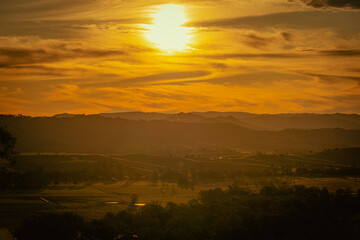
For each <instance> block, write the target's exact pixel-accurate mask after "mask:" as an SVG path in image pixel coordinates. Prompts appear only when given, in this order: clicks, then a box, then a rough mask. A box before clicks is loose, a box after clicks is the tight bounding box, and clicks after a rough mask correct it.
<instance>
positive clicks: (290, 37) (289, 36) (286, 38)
mask: <svg viewBox="0 0 360 240" xmlns="http://www.w3.org/2000/svg"><path fill="white" fill-rule="evenodd" d="M281 36H282V37H283V38H284V39H285V40H286V41H288V42H290V41H291V40H292V39H293V35H292V34H291V33H288V32H282V33H281Z"/></svg>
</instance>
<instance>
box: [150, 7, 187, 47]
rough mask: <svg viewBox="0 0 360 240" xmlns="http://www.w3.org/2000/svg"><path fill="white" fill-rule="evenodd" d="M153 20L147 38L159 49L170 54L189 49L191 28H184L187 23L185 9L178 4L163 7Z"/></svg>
mask: <svg viewBox="0 0 360 240" xmlns="http://www.w3.org/2000/svg"><path fill="white" fill-rule="evenodd" d="M153 18H154V21H153V24H152V25H150V26H149V31H147V32H146V37H147V39H148V40H149V41H151V42H152V43H154V44H155V45H156V47H157V48H159V49H160V50H162V51H164V52H168V53H171V52H175V51H183V50H185V49H186V48H188V44H189V42H190V39H191V32H190V31H191V28H188V27H184V26H183V25H184V24H185V23H186V22H187V17H186V13H185V7H183V6H181V5H176V4H166V5H161V6H160V7H159V9H158V10H157V11H156V12H155V13H154V16H153Z"/></svg>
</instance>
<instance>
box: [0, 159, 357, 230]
mask: <svg viewBox="0 0 360 240" xmlns="http://www.w3.org/2000/svg"><path fill="white" fill-rule="evenodd" d="M327 159H328V160H326V159H323V158H319V157H318V158H315V157H313V156H312V157H309V156H308V155H306V156H305V155H300V154H299V155H286V156H284V155H279V156H278V155H274V154H271V155H263V154H260V155H259V154H250V153H243V154H239V155H237V156H211V157H209V156H181V157H180V156H150V155H141V154H137V155H123V156H121V155H88V154H81V155H80V154H76V155H74V154H49V153H47V154H24V155H21V156H19V157H18V158H17V163H16V164H15V165H14V166H13V168H14V169H15V170H16V171H19V172H24V173H25V172H28V171H40V170H39V169H41V172H54V171H58V172H71V171H72V172H75V173H76V171H81V170H84V169H87V170H86V171H90V172H91V171H97V170H98V169H101V168H104V169H105V170H106V171H110V172H111V173H112V174H116V173H117V172H116V171H121V174H120V175H121V176H122V179H117V178H114V177H112V178H109V179H107V180H105V179H103V180H102V181H95V182H76V183H61V182H60V183H56V184H49V185H47V186H46V187H43V188H42V189H38V190H26V191H11V192H10V191H4V192H2V193H1V194H0V214H1V219H0V226H2V227H6V228H8V229H11V230H13V229H14V228H15V227H16V226H19V224H20V223H21V221H22V219H23V218H25V217H29V216H32V215H34V214H43V213H53V212H76V213H78V214H81V215H82V216H84V217H85V218H86V219H93V218H101V217H102V216H103V215H104V214H105V213H106V212H117V211H119V210H122V209H126V208H128V207H129V206H130V202H133V203H136V204H138V205H140V206H141V205H143V204H148V203H150V202H154V201H155V202H159V203H161V204H162V205H165V204H166V203H167V202H174V203H186V202H188V201H189V200H191V199H196V198H197V197H198V193H199V192H200V191H201V190H208V189H212V188H217V187H219V188H223V189H225V188H227V187H228V186H229V185H232V184H234V183H236V184H238V185H239V186H240V187H244V188H248V189H251V190H253V191H258V190H259V189H260V188H261V187H262V186H264V185H268V184H273V185H305V186H316V187H319V188H323V187H327V188H328V189H329V191H330V192H333V191H335V190H337V189H339V188H343V189H346V188H349V189H351V190H353V191H357V189H359V188H360V178H358V177H357V176H334V177H325V176H322V177H314V176H312V177H311V176H297V175H291V174H290V175H286V174H285V175H284V174H280V175H276V176H274V175H272V176H268V175H262V174H263V173H268V172H269V171H270V169H272V171H275V170H276V171H277V170H278V169H280V170H281V169H285V168H286V169H290V170H291V169H293V168H294V167H296V166H302V167H304V166H312V167H325V168H328V167H337V168H339V167H346V165H347V163H346V162H343V161H337V160H334V159H331V158H327ZM329 159H330V160H329ZM274 169H275V170H274ZM167 171H170V172H171V173H181V174H182V175H181V176H184V175H185V176H187V177H186V178H187V179H190V180H191V179H192V182H193V184H190V185H188V186H181V185H179V182H178V181H176V179H162V178H161V174H165V173H167ZM199 171H200V172H201V171H202V172H205V173H208V174H210V173H212V174H214V172H216V171H218V172H220V173H222V175H221V176H223V177H222V178H220V179H211V176H213V175H211V176H209V177H206V178H205V179H197V180H194V179H195V177H194V176H195V175H194V174H195V173H197V172H199ZM231 171H232V172H241V174H239V175H235V176H231V174H230V173H229V172H231ZM154 173H156V174H158V175H156V178H154V177H153V175H154ZM191 174H193V175H191ZM217 176H218V175H217ZM69 178H71V175H70V177H69ZM69 181H70V182H71V180H69Z"/></svg>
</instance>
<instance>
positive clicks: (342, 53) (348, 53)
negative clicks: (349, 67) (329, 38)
mask: <svg viewBox="0 0 360 240" xmlns="http://www.w3.org/2000/svg"><path fill="white" fill-rule="evenodd" d="M319 53H320V54H323V55H326V56H333V57H357V56H360V49H352V50H327V51H320V52H319Z"/></svg>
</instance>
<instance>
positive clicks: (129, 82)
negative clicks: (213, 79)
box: [89, 70, 210, 87]
mask: <svg viewBox="0 0 360 240" xmlns="http://www.w3.org/2000/svg"><path fill="white" fill-rule="evenodd" d="M209 74H210V72H208V71H202V70H198V71H183V72H168V73H160V74H153V75H148V76H144V77H136V78H129V79H123V80H117V81H111V82H101V83H94V84H89V85H91V86H95V85H98V86H102V87H106V86H111V87H114V86H133V85H141V84H143V83H145V85H151V84H154V83H160V84H161V83H163V82H167V81H171V80H178V79H188V78H199V77H204V76H207V75H209Z"/></svg>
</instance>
